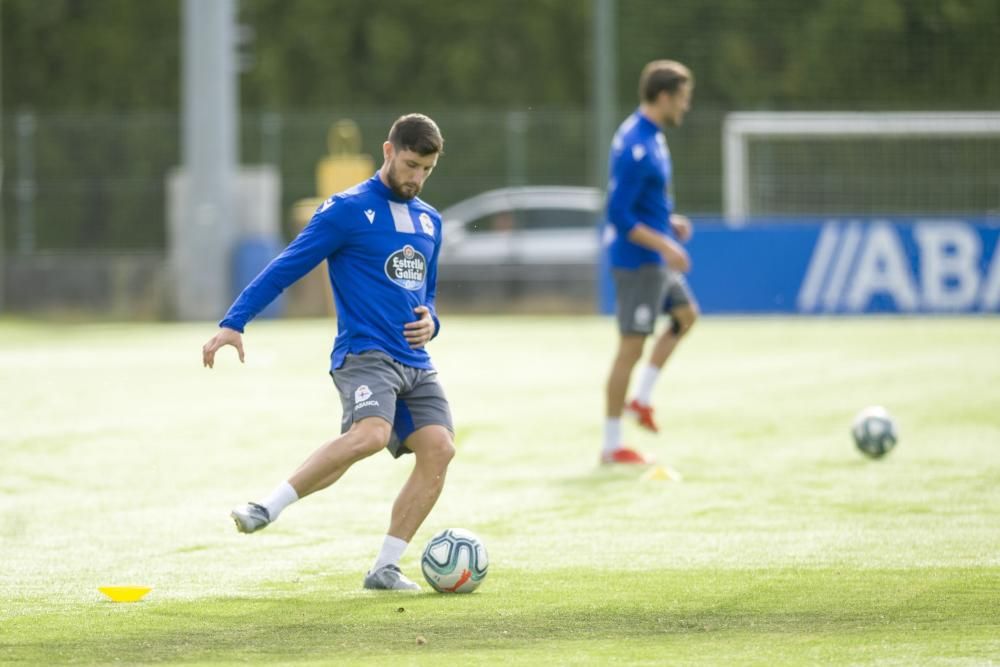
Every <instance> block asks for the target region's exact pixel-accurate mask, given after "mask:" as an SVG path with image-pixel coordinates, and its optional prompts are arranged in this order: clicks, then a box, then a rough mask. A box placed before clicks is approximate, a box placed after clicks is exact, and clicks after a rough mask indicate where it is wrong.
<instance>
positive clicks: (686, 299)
mask: <svg viewBox="0 0 1000 667" xmlns="http://www.w3.org/2000/svg"><path fill="white" fill-rule="evenodd" d="M693 87H694V78H693V77H692V75H691V72H690V70H688V68H687V67H685V66H684V65H682V64H680V63H678V62H675V61H672V60H654V61H653V62H650V63H648V64H647V65H646V66H645V67H644V68H643V70H642V74H641V75H640V77H639V108H638V109H637V110H636V111H635V112H634V113H633V114H632V115H630V116H629V117H628V118H626V119H625V121H624V122H622V124H621V125H620V126H619V127H618V130H617V132H615V136H614V139H613V141H612V144H611V154H610V159H609V163H610V164H609V167H610V180H609V183H608V201H607V219H608V227H607V232H608V234H607V235H608V238H609V247H608V252H609V257H610V264H611V270H612V275H613V277H614V281H615V291H616V298H617V305H616V311H617V317H618V330H619V333H620V337H619V344H618V351H617V354H616V355H615V360H614V363H613V365H612V367H611V373H610V375H609V377H608V382H607V387H606V398H607V412H606V415H607V419H606V421H605V428H604V444H603V447H602V451H601V461H602V462H604V463H639V464H642V463H650V462H651V461H652V459H651V458H649V457H648V456H646V455H644V454H642V453H640V452H638V451H636V450H634V449H632V448H630V447H626V446H625V445H623V444H622V420H621V418H622V413H623V411H625V410H628V411H629V412H630V413H632V414H634V415H635V416H636V417H637V418H638V420H639V424H640V425H641V426H643V427H644V428H646V429H648V430H651V431H654V432H655V431H657V430H658V429H657V426H656V422H655V421H654V420H653V408H652V406H651V405H650V402H651V401H650V398H651V395H652V391H653V386H654V384H655V383H656V380H657V378H658V376H659V372H660V369H661V368H662V367H663V365H664V364H665V363H666V361H667V358H668V357H669V356H670V354H671V353H672V352H673V350H674V348H675V347H676V346H677V342H678V341H679V340H680V338H681V336H683V335H684V334H685V333H686V332H687V331H688V330H689V329H690V328H691V325H693V324H694V321H695V319H696V318H697V315H698V306H697V302H696V301H695V299H694V296H693V295H692V293H691V290H690V289H689V288H688V286H687V282H686V281H685V280H684V276H683V273H684V272H687V271H688V269H689V268H690V264H691V263H690V260H689V258H688V255H687V253H686V252H685V250H684V249H683V248H682V247H681V246H680V245H679V244H678V243H677V241H675V240H674V238H672V236H676V238H677V239H678V240H680V241H681V242H684V241H687V239H688V238H689V237H690V236H691V222H690V221H689V220H688V219H687V218H686V217H685V216H682V215H677V214H675V213H674V212H673V208H674V206H673V198H672V197H671V196H670V182H671V177H672V169H673V166H672V164H671V160H670V149H669V148H668V147H667V140H666V137H664V135H663V129H664V128H666V127H677V126H679V125H680V124H681V123H682V122H683V121H684V114H686V113H687V111H688V109H689V108H690V104H691V92H692V89H693ZM661 312H666V313H668V315H669V317H670V324H669V325H668V327H667V329H666V330H665V331H664V332H663V334H661V336H660V337H659V338H658V339H657V340H656V343H655V345H654V346H653V351H652V353H651V355H650V359H649V363H648V364H647V365H646V366H645V367H643V369H642V372H641V375H640V378H639V388H638V392H637V394H636V396H635V398H634V399H633V400H631V401H630V402H629V403H628V404H627V405H626V404H625V395H626V391H627V390H628V384H629V379H630V377H631V375H632V369H633V368H634V367H635V364H636V362H638V361H639V359H640V357H642V349H643V346H644V345H645V342H646V336H648V335H650V334H652V333H653V331H654V328H655V325H656V319H657V316H658V315H659V314H660V313H661Z"/></svg>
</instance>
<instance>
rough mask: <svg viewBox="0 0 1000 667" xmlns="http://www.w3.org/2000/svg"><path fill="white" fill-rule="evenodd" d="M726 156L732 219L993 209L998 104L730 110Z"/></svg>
mask: <svg viewBox="0 0 1000 667" xmlns="http://www.w3.org/2000/svg"><path fill="white" fill-rule="evenodd" d="M723 161H724V164H723V170H724V176H723V179H724V180H723V191H724V211H725V215H726V218H727V220H729V221H731V222H736V223H738V222H739V221H741V220H744V219H746V218H748V217H762V216H812V215H816V216H829V215H838V216H845V215H857V216H869V215H887V216H891V215H900V216H903V215H928V216H934V215H980V216H981V215H997V214H1000V113H992V112H981V113H980V112H963V113H958V112H955V113H947V112H942V113H798V112H796V113H789V112H748V113H746V112H740V113H733V114H729V115H728V116H727V117H726V121H725V123H724V129H723Z"/></svg>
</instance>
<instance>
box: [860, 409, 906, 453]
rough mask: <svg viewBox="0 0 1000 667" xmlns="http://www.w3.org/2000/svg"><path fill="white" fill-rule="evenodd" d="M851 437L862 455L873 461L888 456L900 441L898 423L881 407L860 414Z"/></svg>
mask: <svg viewBox="0 0 1000 667" xmlns="http://www.w3.org/2000/svg"><path fill="white" fill-rule="evenodd" d="M851 435H852V436H854V444H855V445H856V446H857V448H858V449H860V450H861V453H862V454H864V455H865V456H868V457H870V458H873V459H878V458H882V457H883V456H885V455H886V454H888V453H889V452H890V451H892V448H893V447H895V446H896V443H897V442H898V441H899V433H898V431H897V430H896V422H895V421H894V420H893V418H892V417H891V416H890V415H889V413H888V412H887V411H886V409H885V408H883V407H882V406H880V405H873V406H870V407H867V408H865V409H864V410H862V411H861V412H859V413H858V416H857V417H855V418H854V423H853V424H852V425H851Z"/></svg>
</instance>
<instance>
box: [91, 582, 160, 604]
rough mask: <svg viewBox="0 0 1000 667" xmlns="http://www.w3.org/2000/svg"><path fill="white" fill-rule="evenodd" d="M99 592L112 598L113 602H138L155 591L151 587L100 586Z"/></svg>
mask: <svg viewBox="0 0 1000 667" xmlns="http://www.w3.org/2000/svg"><path fill="white" fill-rule="evenodd" d="M97 590H99V591H101V592H102V593H104V594H105V595H107V596H108V597H109V598H111V600H112V602H138V601H139V600H141V599H142V598H144V597H145V596H146V593H148V592H149V591H151V590H153V589H152V588H150V587H149V586H99V587H98V588H97Z"/></svg>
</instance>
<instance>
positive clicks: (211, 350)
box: [201, 327, 243, 368]
mask: <svg viewBox="0 0 1000 667" xmlns="http://www.w3.org/2000/svg"><path fill="white" fill-rule="evenodd" d="M226 345H232V346H233V347H235V348H236V352H237V353H238V354H239V356H240V363H241V364H242V363H243V336H242V335H240V332H239V331H234V330H233V329H227V328H225V327H222V328H220V329H219V333H217V334H215V335H214V336H212V338H211V339H210V340H209V341H208V342H207V343H205V344H204V345H203V346H202V348H201V363H202V365H204V366H205V367H206V368H213V367H214V366H215V352H216V351H217V350H218V349H219V348H220V347H225V346H226Z"/></svg>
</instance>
